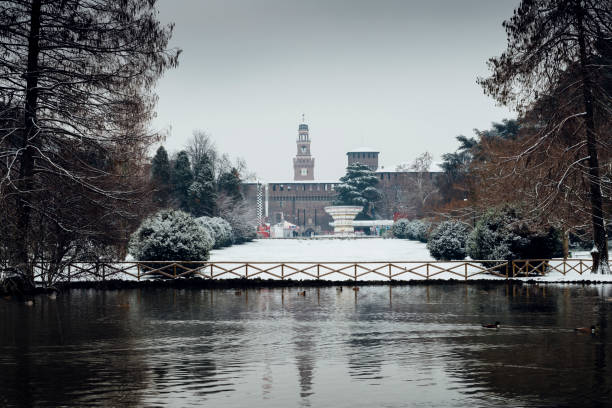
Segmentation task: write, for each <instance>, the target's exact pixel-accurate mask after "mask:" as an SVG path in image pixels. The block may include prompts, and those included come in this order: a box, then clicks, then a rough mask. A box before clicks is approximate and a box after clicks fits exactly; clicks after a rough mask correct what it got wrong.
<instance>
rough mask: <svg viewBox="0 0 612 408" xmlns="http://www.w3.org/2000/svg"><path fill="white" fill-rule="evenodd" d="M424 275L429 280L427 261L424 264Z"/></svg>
mask: <svg viewBox="0 0 612 408" xmlns="http://www.w3.org/2000/svg"><path fill="white" fill-rule="evenodd" d="M425 276H427V277H426V278H425V279H426V280H429V262H427V263H426V264H425Z"/></svg>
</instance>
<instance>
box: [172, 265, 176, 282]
mask: <svg viewBox="0 0 612 408" xmlns="http://www.w3.org/2000/svg"><path fill="white" fill-rule="evenodd" d="M173 270H174V279H176V263H175V264H174V267H173Z"/></svg>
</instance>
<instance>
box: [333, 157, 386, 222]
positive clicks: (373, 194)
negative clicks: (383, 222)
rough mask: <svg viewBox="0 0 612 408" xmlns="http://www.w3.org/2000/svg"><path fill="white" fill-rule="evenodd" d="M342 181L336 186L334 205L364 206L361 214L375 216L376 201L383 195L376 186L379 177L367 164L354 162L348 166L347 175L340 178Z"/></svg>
mask: <svg viewBox="0 0 612 408" xmlns="http://www.w3.org/2000/svg"><path fill="white" fill-rule="evenodd" d="M340 181H341V182H342V183H341V184H339V185H338V186H337V187H336V191H337V193H338V194H337V196H336V199H335V200H334V202H333V204H334V205H360V206H363V210H362V211H361V214H362V215H363V216H366V217H373V216H374V215H375V214H374V203H375V202H376V201H378V200H379V199H380V197H381V194H380V191H378V189H377V188H376V185H377V184H378V177H376V175H375V174H374V172H373V171H372V170H370V168H369V167H368V166H366V165H365V164H361V163H353V164H351V165H349V166H348V167H347V168H346V175H344V176H343V177H341V178H340Z"/></svg>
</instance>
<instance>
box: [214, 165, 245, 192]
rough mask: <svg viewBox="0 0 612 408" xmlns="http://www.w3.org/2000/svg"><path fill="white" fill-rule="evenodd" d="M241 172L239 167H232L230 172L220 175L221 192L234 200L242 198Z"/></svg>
mask: <svg viewBox="0 0 612 408" xmlns="http://www.w3.org/2000/svg"><path fill="white" fill-rule="evenodd" d="M240 183H241V180H240V174H239V173H238V169H236V168H235V167H232V169H231V170H230V171H228V172H225V173H223V174H221V176H219V183H218V189H219V192H220V193H224V194H226V195H227V196H229V197H231V198H232V199H234V200H242V193H241V192H240Z"/></svg>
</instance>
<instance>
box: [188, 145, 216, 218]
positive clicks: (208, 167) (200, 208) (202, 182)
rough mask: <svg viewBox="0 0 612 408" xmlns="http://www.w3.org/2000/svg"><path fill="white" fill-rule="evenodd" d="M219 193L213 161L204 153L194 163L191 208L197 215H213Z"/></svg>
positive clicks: (190, 190)
mask: <svg viewBox="0 0 612 408" xmlns="http://www.w3.org/2000/svg"><path fill="white" fill-rule="evenodd" d="M216 199H217V193H216V189H215V175H214V172H213V162H212V160H211V159H210V157H209V156H208V155H207V154H206V153H204V154H202V155H200V156H199V157H198V158H197V159H196V161H195V162H194V163H193V183H191V185H190V186H189V208H190V211H191V213H192V214H193V215H194V216H196V217H201V216H212V215H213V214H214V212H215V207H216V205H215V203H216Z"/></svg>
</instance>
